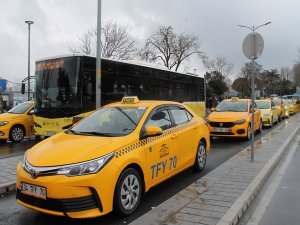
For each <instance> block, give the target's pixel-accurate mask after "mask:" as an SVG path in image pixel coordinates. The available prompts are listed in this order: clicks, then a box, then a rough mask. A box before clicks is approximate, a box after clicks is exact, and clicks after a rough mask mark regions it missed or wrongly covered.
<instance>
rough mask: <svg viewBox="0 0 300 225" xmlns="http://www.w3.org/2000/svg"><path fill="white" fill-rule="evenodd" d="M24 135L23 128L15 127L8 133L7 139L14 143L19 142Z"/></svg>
mask: <svg viewBox="0 0 300 225" xmlns="http://www.w3.org/2000/svg"><path fill="white" fill-rule="evenodd" d="M24 135H25V131H24V129H23V127H21V126H18V125H16V126H13V127H12V128H11V130H10V132H9V139H10V140H11V141H12V142H15V143H16V142H20V141H22V140H23V138H24Z"/></svg>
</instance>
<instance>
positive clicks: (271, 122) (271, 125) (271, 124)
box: [270, 117, 278, 128]
mask: <svg viewBox="0 0 300 225" xmlns="http://www.w3.org/2000/svg"><path fill="white" fill-rule="evenodd" d="M277 118H278V117H277ZM277 121H278V119H277ZM273 125H274V123H273V117H272V118H271V121H270V127H271V128H272V127H273Z"/></svg>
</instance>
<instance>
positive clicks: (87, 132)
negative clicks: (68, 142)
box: [72, 130, 114, 137]
mask: <svg viewBox="0 0 300 225" xmlns="http://www.w3.org/2000/svg"><path fill="white" fill-rule="evenodd" d="M72 131H73V130H72ZM73 132H74V131H73ZM75 132H76V133H75V134H87V135H96V136H104V137H114V135H112V134H111V133H101V132H97V131H75Z"/></svg>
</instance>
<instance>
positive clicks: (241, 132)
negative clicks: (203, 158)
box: [207, 121, 248, 137]
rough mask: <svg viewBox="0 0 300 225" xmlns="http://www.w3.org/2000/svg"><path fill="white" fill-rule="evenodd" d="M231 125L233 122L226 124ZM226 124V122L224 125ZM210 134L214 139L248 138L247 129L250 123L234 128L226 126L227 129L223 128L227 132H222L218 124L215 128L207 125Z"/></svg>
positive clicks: (233, 125)
mask: <svg viewBox="0 0 300 225" xmlns="http://www.w3.org/2000/svg"><path fill="white" fill-rule="evenodd" d="M214 123H215V122H214ZM226 123H231V122H226ZM223 124H225V122H224V123H223ZM207 127H208V130H209V134H210V136H213V137H224V136H226V137H246V136H247V129H248V122H247V121H246V122H245V123H243V124H233V123H232V126H231V125H230V124H229V125H226V126H225V127H222V128H224V129H227V130H226V131H225V132H224V131H220V129H218V128H220V127H219V126H218V125H217V124H214V125H213V126H212V125H211V123H209V124H207Z"/></svg>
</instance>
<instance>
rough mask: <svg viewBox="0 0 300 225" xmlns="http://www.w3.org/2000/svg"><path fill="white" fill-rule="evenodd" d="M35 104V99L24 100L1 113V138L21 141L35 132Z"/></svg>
mask: <svg viewBox="0 0 300 225" xmlns="http://www.w3.org/2000/svg"><path fill="white" fill-rule="evenodd" d="M33 106H34V102H33V101H29V102H23V103H21V104H18V105H17V106H15V107H13V108H12V109H10V110H8V112H6V113H2V114H0V140H2V141H6V140H7V139H9V140H11V141H12V142H20V141H22V140H23V138H24V137H25V136H29V135H33V134H34V128H33V125H34V122H33V116H32V114H33Z"/></svg>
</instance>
